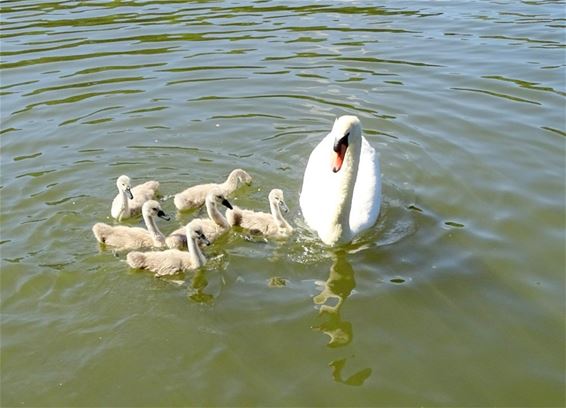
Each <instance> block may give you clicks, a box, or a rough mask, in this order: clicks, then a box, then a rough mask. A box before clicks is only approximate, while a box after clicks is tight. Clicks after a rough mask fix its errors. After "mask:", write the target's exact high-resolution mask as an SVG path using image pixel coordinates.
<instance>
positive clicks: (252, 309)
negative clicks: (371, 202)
mask: <svg viewBox="0 0 566 408" xmlns="http://www.w3.org/2000/svg"><path fill="white" fill-rule="evenodd" d="M564 5H565V3H564V2H563V1H510V0H509V1H506V0H503V1H476V2H467V1H450V2H445V1H428V2H424V1H423V2H419V1H395V2H393V1H389V2H388V1H384V2H381V3H375V2H373V1H369V0H362V1H334V2H330V1H326V2H324V1H320V2H306V1H293V2H283V1H255V2H244V1H237V0H233V1H226V2H208V1H193V2H185V1H183V2H175V1H158V0H149V1H122V2H118V1H92V2H91V1H89V2H81V1H50V2H39V1H31V0H28V1H8V0H4V1H3V2H2V3H0V12H1V20H2V26H1V56H2V57H1V63H0V68H1V78H0V79H1V89H0V95H1V105H0V110H1V134H0V140H1V183H0V184H1V190H0V193H1V231H0V234H1V237H0V243H1V245H0V250H1V256H0V257H1V274H0V277H1V303H0V306H1V325H2V327H1V329H2V331H1V360H0V361H1V405H2V406H6V407H8V406H57V407H59V406H203V405H204V406H350V407H351V406H545V407H548V406H564V405H565V403H566V401H565V393H564V391H565V374H564V373H565V361H566V356H565V351H564V350H565V349H564V344H565V326H564V316H565V286H564V283H565V282H564V280H565V278H564V267H565V255H564V253H565V236H564V234H565V212H564V207H565V206H564V204H565V202H564V201H565V185H564V182H565V150H566V149H565V138H564V136H565V127H566V126H565V95H566V93H565V54H564V43H565V42H566V41H565V37H564V23H565V14H564V9H565V8H564ZM342 114H356V115H358V116H359V117H360V119H361V121H362V124H363V126H364V133H365V136H366V138H367V139H368V140H369V141H370V142H371V144H372V145H373V146H374V147H375V148H376V149H377V150H378V151H379V152H380V154H381V160H382V173H383V190H384V194H383V206H382V213H381V216H380V219H379V221H378V223H377V225H376V226H375V228H373V229H372V230H371V231H370V232H369V233H367V234H365V235H364V236H362V237H361V238H360V240H359V241H357V242H356V243H355V244H353V245H350V246H347V247H345V248H342V249H341V250H339V251H337V250H332V249H328V248H326V247H324V246H323V245H322V244H320V243H319V242H318V241H317V240H316V239H315V237H314V236H313V234H312V233H311V232H309V231H308V230H307V229H306V228H305V226H304V223H303V222H302V219H301V215H300V211H299V205H298V196H299V191H300V187H301V180H302V174H303V170H304V167H305V164H306V161H307V159H308V155H309V153H310V151H311V150H312V148H313V147H314V146H315V145H316V143H318V141H319V140H320V139H321V138H322V137H323V136H324V135H325V134H326V133H327V132H328V131H329V129H330V127H331V125H332V122H333V120H334V118H335V117H336V116H340V115H342ZM236 167H241V168H244V169H246V170H247V171H248V172H249V173H250V174H251V175H252V176H253V177H254V182H253V185H252V186H251V187H245V188H243V189H241V190H239V191H238V193H237V194H236V195H235V197H234V198H233V202H234V203H236V204H237V205H240V206H242V207H251V208H256V209H263V210H267V200H266V195H267V192H268V191H269V190H270V189H271V188H275V187H277V188H281V189H283V190H284V192H285V196H286V201H287V204H288V205H289V207H290V213H289V215H288V218H289V220H290V221H291V223H292V224H293V225H294V226H295V227H296V233H295V234H294V235H293V237H292V238H291V239H289V240H287V241H282V242H272V241H264V240H261V239H251V240H250V239H249V238H248V237H246V236H245V235H244V234H242V233H230V234H228V236H227V237H225V238H223V239H222V240H220V241H217V242H216V243H215V244H214V245H213V246H211V247H209V248H207V250H206V256H207V257H208V258H209V263H208V264H207V266H206V267H205V268H204V270H202V271H200V272H199V273H198V274H197V275H195V276H193V275H189V276H187V277H186V279H185V281H184V282H183V283H182V284H176V283H173V282H170V281H167V280H159V279H155V278H153V277H152V276H151V275H150V274H147V273H142V272H139V271H132V270H130V269H129V268H128V266H127V265H126V264H125V262H124V254H116V255H115V254H113V253H112V252H111V251H101V250H100V249H99V247H98V245H97V243H96V241H95V240H94V237H93V236H92V233H91V231H90V228H91V226H92V225H93V224H94V223H95V222H111V220H110V219H109V215H110V202H111V200H112V198H113V196H114V195H115V193H116V191H115V179H116V177H117V176H119V175H120V174H128V175H129V176H130V177H131V178H132V179H133V180H134V182H141V181H145V180H148V179H157V180H159V181H160V182H161V192H162V194H163V195H164V197H165V200H164V202H163V203H162V205H163V207H164V209H165V210H166V211H167V212H169V213H171V214H175V211H174V206H173V200H172V199H171V198H170V196H171V195H172V194H174V193H176V192H178V191H181V190H182V189H184V188H186V187H188V186H190V185H193V184H196V183H200V182H204V181H221V180H223V179H224V177H225V176H226V175H227V174H228V173H229V172H230V170H232V169H233V168H236ZM321 205H324V203H323V202H321ZM196 215H198V213H192V214H181V215H177V217H173V220H172V221H170V222H169V223H165V222H161V220H160V224H159V225H160V226H161V228H162V230H163V231H164V232H166V233H168V232H171V231H173V230H174V229H176V228H178V227H179V226H180V225H183V224H184V223H186V222H187V221H188V220H190V219H191V218H192V217H194V216H196ZM139 223H140V221H139V220H134V221H132V222H130V223H129V224H130V225H137V224H139ZM274 277H277V278H282V279H284V281H283V282H284V283H285V285H284V286H283V287H272V285H270V279H271V278H274Z"/></svg>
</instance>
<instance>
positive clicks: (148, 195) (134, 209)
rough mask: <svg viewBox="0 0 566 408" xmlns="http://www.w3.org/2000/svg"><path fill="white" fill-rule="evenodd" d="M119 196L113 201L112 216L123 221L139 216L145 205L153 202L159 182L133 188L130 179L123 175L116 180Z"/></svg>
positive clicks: (153, 181) (147, 182) (150, 182)
mask: <svg viewBox="0 0 566 408" xmlns="http://www.w3.org/2000/svg"><path fill="white" fill-rule="evenodd" d="M116 187H118V195H116V197H114V200H113V201H112V209H111V210H110V214H111V215H112V218H115V219H117V220H118V221H122V220H124V219H126V218H130V217H133V216H136V215H138V214H139V213H140V212H141V208H142V205H143V203H145V202H146V201H148V200H153V199H154V198H155V195H156V193H157V190H158V189H159V182H158V181H155V180H151V181H146V182H145V183H143V184H139V185H137V186H135V187H134V188H132V186H131V182H130V178H129V177H128V176H125V175H122V176H120V177H118V180H116Z"/></svg>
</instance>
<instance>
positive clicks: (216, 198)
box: [206, 188, 232, 209]
mask: <svg viewBox="0 0 566 408" xmlns="http://www.w3.org/2000/svg"><path fill="white" fill-rule="evenodd" d="M206 202H207V203H211V204H214V205H223V206H224V207H226V208H229V209H232V204H230V201H228V200H227V199H226V196H225V195H224V193H222V190H220V189H219V188H215V189H212V190H211V191H209V192H208V194H207V195H206Z"/></svg>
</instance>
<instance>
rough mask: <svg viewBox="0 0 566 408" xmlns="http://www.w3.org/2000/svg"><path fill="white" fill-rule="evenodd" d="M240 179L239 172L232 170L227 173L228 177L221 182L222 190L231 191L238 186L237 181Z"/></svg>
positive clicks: (226, 192)
mask: <svg viewBox="0 0 566 408" xmlns="http://www.w3.org/2000/svg"><path fill="white" fill-rule="evenodd" d="M239 180H240V173H239V172H237V171H233V172H232V173H230V175H228V178H227V179H226V181H225V182H224V183H222V184H221V187H222V191H223V192H224V193H225V194H228V193H231V192H233V191H234V190H236V189H237V188H238V182H239Z"/></svg>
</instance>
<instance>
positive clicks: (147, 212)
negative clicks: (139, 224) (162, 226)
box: [142, 200, 171, 221]
mask: <svg viewBox="0 0 566 408" xmlns="http://www.w3.org/2000/svg"><path fill="white" fill-rule="evenodd" d="M142 214H143V217H144V218H147V217H149V218H155V217H159V218H163V219H164V220H167V221H169V220H170V219H171V218H170V217H169V216H168V215H167V214H165V213H164V212H163V210H162V209H161V205H159V203H158V202H157V201H155V200H149V201H146V202H145V203H143V205H142Z"/></svg>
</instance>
